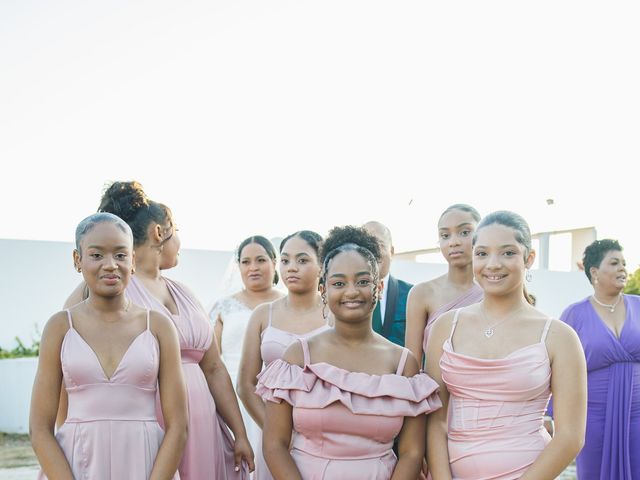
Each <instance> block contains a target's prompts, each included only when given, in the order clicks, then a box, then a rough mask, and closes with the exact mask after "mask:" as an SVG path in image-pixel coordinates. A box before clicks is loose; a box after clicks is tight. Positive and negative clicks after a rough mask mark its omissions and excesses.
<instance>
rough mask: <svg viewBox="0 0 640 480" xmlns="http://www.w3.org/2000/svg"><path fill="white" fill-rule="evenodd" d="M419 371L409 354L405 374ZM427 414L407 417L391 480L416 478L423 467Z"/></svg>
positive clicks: (400, 437)
mask: <svg viewBox="0 0 640 480" xmlns="http://www.w3.org/2000/svg"><path fill="white" fill-rule="evenodd" d="M418 372H419V368H418V361H417V360H416V359H415V358H413V356H412V355H409V357H408V358H407V363H406V365H405V368H404V375H405V376H407V377H412V376H413V375H415V374H417V373H418ZM425 432H426V416H425V415H418V416H417V417H405V418H404V422H403V423H402V430H400V435H399V438H398V456H399V459H398V463H396V466H395V469H394V470H393V475H392V476H391V480H403V479H406V480H416V478H418V475H419V473H420V470H421V467H422V460H423V458H424V451H425V445H424V442H425Z"/></svg>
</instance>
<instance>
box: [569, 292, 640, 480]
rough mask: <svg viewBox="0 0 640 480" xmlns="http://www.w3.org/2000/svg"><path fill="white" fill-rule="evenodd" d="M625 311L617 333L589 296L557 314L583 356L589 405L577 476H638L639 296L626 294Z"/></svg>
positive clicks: (597, 479)
mask: <svg viewBox="0 0 640 480" xmlns="http://www.w3.org/2000/svg"><path fill="white" fill-rule="evenodd" d="M624 304H625V307H626V309H627V315H626V318H625V320H624V325H623V327H622V330H621V332H620V338H619V339H618V338H616V336H615V335H614V334H613V332H612V331H611V329H609V328H608V327H607V326H606V325H605V324H604V322H603V321H602V319H601V318H600V316H599V315H598V314H597V312H596V311H595V309H594V308H593V306H592V305H591V302H589V297H587V298H586V299H584V300H582V301H580V302H578V303H574V304H573V305H571V306H569V307H567V309H566V310H565V311H564V312H563V313H562V316H561V317H560V318H561V320H563V321H564V322H566V323H567V324H568V325H570V326H571V327H573V329H574V330H575V331H576V332H577V333H578V336H579V337H580V342H581V343H582V347H583V348H584V352H585V356H586V359H587V373H588V407H587V434H586V439H585V444H584V448H583V449H582V451H581V452H580V454H579V455H578V458H577V467H578V478H579V479H580V480H613V479H615V480H632V479H640V297H638V296H636V295H625V296H624Z"/></svg>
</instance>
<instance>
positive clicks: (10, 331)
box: [0, 240, 591, 433]
mask: <svg viewBox="0 0 640 480" xmlns="http://www.w3.org/2000/svg"><path fill="white" fill-rule="evenodd" d="M0 248H1V249H2V251H3V252H4V253H5V261H4V265H5V268H4V271H3V275H0V302H1V303H0V305H2V307H3V308H2V313H0V346H2V347H3V348H13V347H15V340H14V339H15V337H16V336H19V337H20V338H21V339H22V340H23V342H24V343H25V344H26V345H28V346H29V345H30V344H31V340H32V339H37V338H39V333H37V332H41V331H42V328H43V326H44V324H45V323H46V321H47V319H48V318H49V317H50V316H51V315H52V314H53V313H55V312H56V311H58V310H60V309H61V307H62V304H63V303H64V301H65V300H66V298H67V296H68V295H69V293H71V291H72V290H73V289H74V288H75V287H76V285H77V284H78V282H79V281H80V280H81V276H80V275H79V274H78V273H77V272H76V271H75V270H74V269H73V264H72V261H71V252H72V250H73V246H72V244H71V243H65V242H40V241H25V240H0ZM231 262H232V252H223V251H207V250H189V249H185V250H182V251H181V253H180V265H179V266H178V267H176V268H174V269H172V270H171V271H170V272H168V276H169V277H171V278H173V279H175V280H178V281H181V282H184V283H185V284H186V285H188V286H189V287H190V288H191V289H192V290H193V291H194V293H195V294H196V296H197V297H198V298H199V299H200V301H201V302H202V304H203V305H204V307H205V308H207V309H208V308H210V307H211V305H212V304H213V302H214V301H215V300H216V299H217V298H219V297H220V296H221V295H222V294H225V293H229V292H231V291H234V290H235V289H237V288H239V287H240V283H239V282H240V280H239V277H238V276H237V275H235V276H234V275H229V274H228V272H231V271H232V270H233V268H234V266H233V263H231ZM445 272H446V265H444V264H427V263H416V262H411V261H405V260H402V261H395V262H394V263H393V265H392V273H393V274H394V275H396V276H397V277H398V278H402V279H404V280H406V281H408V282H411V283H417V282H421V281H425V280H429V279H432V278H435V277H437V276H438V275H442V274H443V273H445ZM528 288H529V290H530V292H531V293H534V294H535V295H536V297H537V298H538V307H539V308H540V309H541V310H542V311H544V312H546V313H548V314H549V315H551V316H553V317H558V316H559V315H560V313H561V312H562V309H563V308H564V307H566V306H567V305H568V304H570V303H572V302H574V301H576V300H578V299H580V298H583V297H585V296H586V295H588V294H589V293H590V290H591V289H590V287H589V285H588V283H587V281H586V278H585V276H584V274H583V273H581V272H551V271H541V270H538V271H534V272H533V280H532V282H531V283H530V284H529V285H528ZM36 364H37V360H36V359H12V360H0V385H2V395H0V431H5V432H17V433H26V432H27V429H28V414H29V403H30V396H31V386H32V384H33V376H34V374H35V368H36Z"/></svg>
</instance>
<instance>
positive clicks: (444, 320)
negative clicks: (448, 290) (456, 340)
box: [429, 307, 471, 338]
mask: <svg viewBox="0 0 640 480" xmlns="http://www.w3.org/2000/svg"><path fill="white" fill-rule="evenodd" d="M468 308H469V307H466V308H461V309H460V313H459V314H458V315H465V314H469V313H471V312H467V309H468ZM456 312H457V310H450V311H448V312H445V313H443V314H442V315H440V316H439V317H438V318H437V319H436V321H435V322H433V326H432V327H431V333H430V334H429V337H434V338H439V337H441V336H442V335H444V336H445V337H448V336H449V333H450V332H451V327H452V326H453V319H454V318H455V316H456Z"/></svg>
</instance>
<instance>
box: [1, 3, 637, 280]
mask: <svg viewBox="0 0 640 480" xmlns="http://www.w3.org/2000/svg"><path fill="white" fill-rule="evenodd" d="M639 23H640V6H639V4H638V2H632V1H629V2H620V1H611V2H606V4H605V3H602V2H592V1H581V2H571V1H568V2H557V1H554V2H551V1H541V2H534V3H531V2H526V3H525V2H513V1H489V2H466V1H461V2H424V1H402V2H388V1H387V2H381V1H375V0H372V1H366V2H365V1H344V0H343V1H340V2H337V1H331V0H328V1H323V2H317V1H316V2H308V1H302V0H297V1H282V0H270V1H267V2H265V1H264V0H260V1H258V0H246V1H238V0H234V1H210V0H209V1H183V2H166V1H163V0H154V1H114V2H91V1H89V2H86V1H82V2H80V1H60V2H44V1H35V0H4V1H3V2H0V66H1V69H0V72H1V74H0V163H1V164H2V188H0V208H1V211H2V218H3V221H2V223H1V224H0V238H24V239H38V240H66V241H70V240H72V238H73V232H74V229H75V226H76V224H77V223H78V221H79V220H81V219H82V218H83V217H85V216H86V215H88V214H90V213H92V212H94V211H95V209H96V208H97V206H98V203H99V199H100V195H101V193H102V191H103V188H104V187H105V185H106V184H108V183H109V182H110V181H113V180H130V179H136V180H138V181H140V182H141V183H142V184H143V186H144V187H145V190H146V191H147V193H148V195H149V196H150V197H151V198H152V199H154V200H157V201H160V202H163V203H165V204H167V205H168V206H169V207H170V208H171V209H172V210H173V212H174V214H175V218H176V221H177V223H178V226H179V228H180V236H181V239H182V244H183V247H187V248H203V249H221V250H231V249H233V248H234V247H235V246H236V245H237V244H238V243H239V242H240V241H241V240H242V239H243V238H245V237H247V236H249V235H252V234H256V233H257V234H262V235H265V236H267V237H269V238H274V237H283V236H286V235H287V234H288V233H291V232H293V231H296V230H299V229H305V228H306V229H313V230H316V231H318V232H319V233H321V234H326V233H327V231H328V230H329V229H330V228H331V227H332V226H334V225H343V224H360V223H363V222H366V221H368V220H372V219H376V220H379V221H382V222H383V223H385V224H387V225H388V226H389V227H390V229H391V231H392V233H393V236H394V243H395V247H396V251H404V250H413V249H418V248H429V247H433V246H436V241H437V236H436V227H437V221H438V217H439V215H440V213H441V212H442V210H444V209H445V208H446V207H447V206H448V205H450V204H452V203H460V202H463V203H469V204H472V205H474V206H475V207H476V208H478V209H479V210H480V212H481V213H483V214H486V213H489V212H490V211H493V210H499V209H508V210H513V211H516V212H518V213H520V214H521V215H523V216H524V217H525V218H526V219H527V221H528V222H529V224H530V226H531V230H532V231H533V232H540V231H550V230H551V231H553V230H564V229H568V228H576V227H590V226H593V227H595V228H596V230H597V234H598V237H599V238H604V237H612V238H617V239H619V240H620V242H621V243H622V245H623V246H624V248H625V254H626V257H627V261H628V263H629V266H630V269H632V270H633V269H635V268H637V267H638V266H640V243H639V242H638V241H637V239H638V233H639V230H640V229H639V228H638V222H637V219H636V218H635V215H633V212H635V210H636V206H637V204H638V195H637V193H636V190H635V189H636V188H637V176H634V175H633V172H632V168H634V167H636V166H637V163H638V162H637V160H638V157H639V153H640V145H639V142H640V135H639V132H640V115H639V114H638V112H640V89H639V88H638V85H640V62H638V58H640V55H639V54H640V52H639V50H640V29H638V28H637V25H638V24H639ZM548 199H552V200H553V202H552V204H549V203H550V202H547V200H548ZM560 263H561V262H560Z"/></svg>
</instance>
